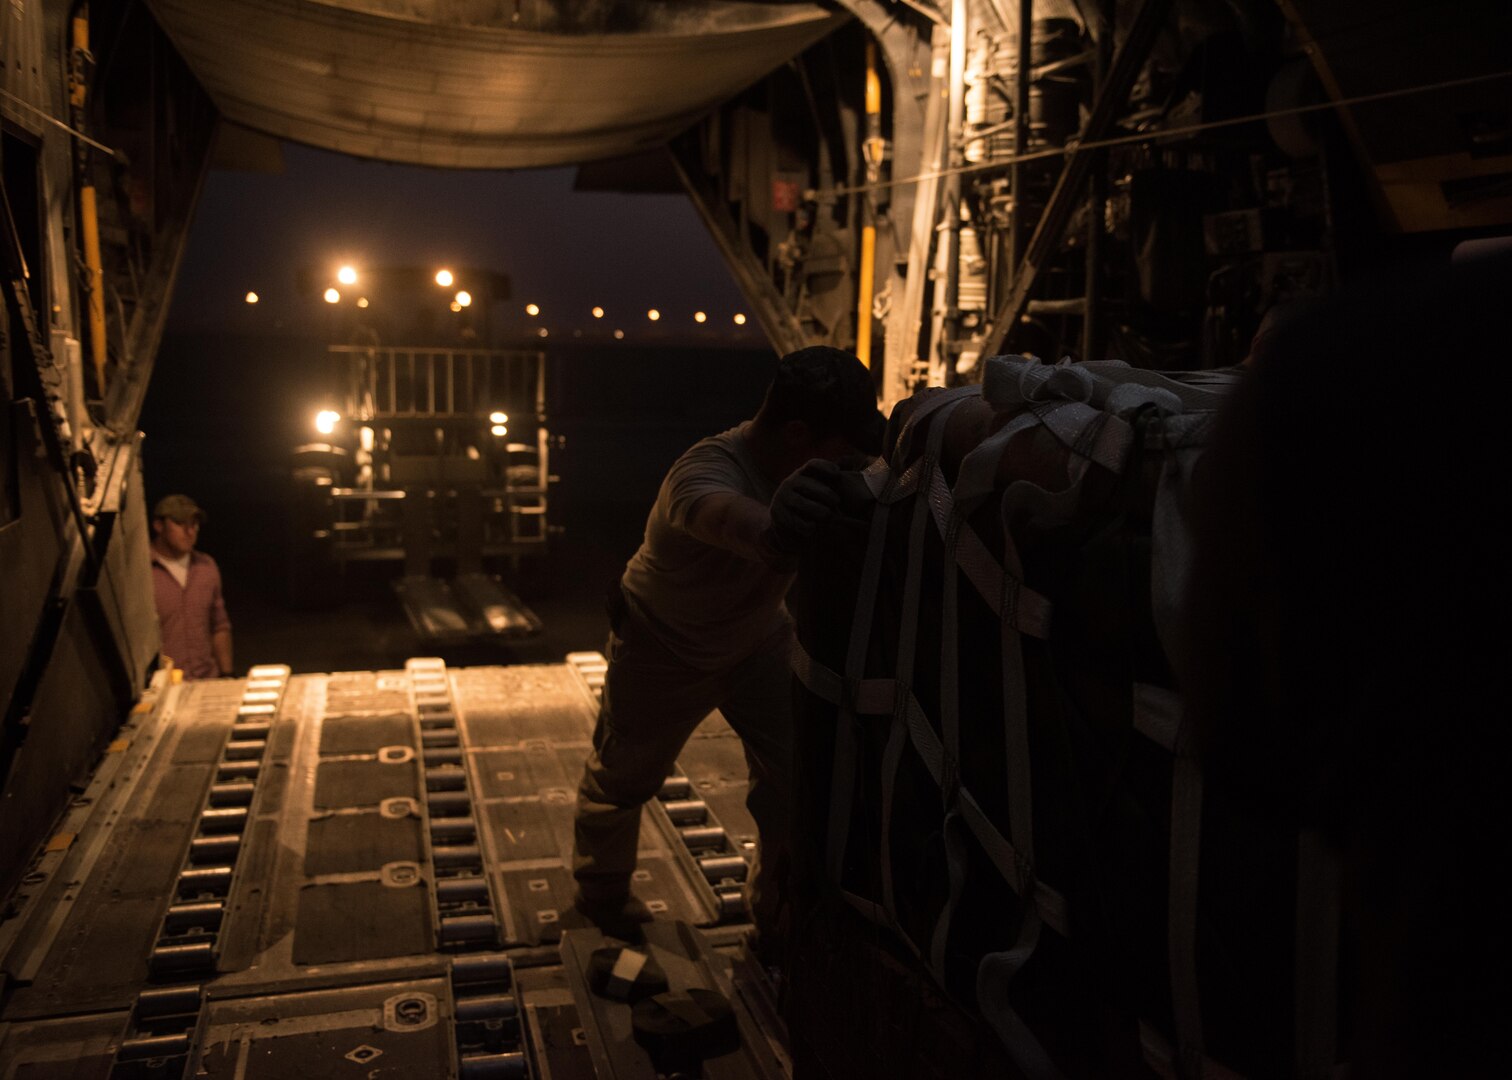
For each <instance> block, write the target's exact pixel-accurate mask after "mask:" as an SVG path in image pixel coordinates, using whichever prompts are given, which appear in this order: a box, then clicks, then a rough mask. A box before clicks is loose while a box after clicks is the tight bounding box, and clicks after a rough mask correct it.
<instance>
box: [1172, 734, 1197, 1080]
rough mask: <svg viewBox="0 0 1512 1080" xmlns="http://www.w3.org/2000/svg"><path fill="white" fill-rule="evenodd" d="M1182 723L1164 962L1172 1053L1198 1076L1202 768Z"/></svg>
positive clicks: (1175, 763)
mask: <svg viewBox="0 0 1512 1080" xmlns="http://www.w3.org/2000/svg"><path fill="white" fill-rule="evenodd" d="M1190 744H1191V737H1190V733H1189V730H1188V728H1187V726H1186V725H1185V724H1184V723H1183V725H1182V727H1181V728H1180V729H1179V730H1178V733H1177V736H1176V756H1175V759H1174V760H1173V762H1172V766H1171V850H1170V874H1169V888H1170V898H1169V901H1168V911H1167V924H1166V933H1167V962H1168V963H1169V965H1170V969H1171V1009H1172V1012H1173V1014H1174V1017H1175V1021H1176V1053H1177V1056H1178V1060H1179V1062H1180V1065H1181V1068H1182V1070H1183V1071H1184V1072H1185V1073H1187V1074H1189V1075H1194V1076H1195V1075H1201V1074H1200V1072H1198V1071H1197V1070H1198V1069H1199V1068H1200V1066H1201V1062H1202V1060H1203V1035H1202V1000H1201V996H1200V994H1199V991H1198V984H1197V877H1198V868H1199V866H1200V862H1201V853H1202V769H1201V766H1199V765H1198V763H1197V760H1196V758H1195V757H1194V756H1193V753H1192V747H1191V745H1190Z"/></svg>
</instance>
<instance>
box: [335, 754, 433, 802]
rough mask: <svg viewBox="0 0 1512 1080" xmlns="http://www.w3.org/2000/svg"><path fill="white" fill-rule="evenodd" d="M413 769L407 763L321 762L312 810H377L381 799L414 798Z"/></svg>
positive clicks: (417, 793) (415, 793) (415, 794)
mask: <svg viewBox="0 0 1512 1080" xmlns="http://www.w3.org/2000/svg"><path fill="white" fill-rule="evenodd" d="M419 794H420V792H419V785H417V784H416V783H415V769H414V766H413V765H411V764H409V763H408V762H387V761H377V760H373V761H322V762H321V763H320V765H319V766H318V767H317V768H316V770H315V809H316V810H335V809H337V808H339V807H343V806H377V805H378V804H379V803H381V802H383V800H384V799H398V798H410V799H413V798H417V797H419Z"/></svg>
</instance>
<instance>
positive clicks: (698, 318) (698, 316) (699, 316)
mask: <svg viewBox="0 0 1512 1080" xmlns="http://www.w3.org/2000/svg"><path fill="white" fill-rule="evenodd" d="M693 321H694V322H708V321H709V317H708V316H707V315H705V314H704V313H703V312H701V311H695V312H694V313H693Z"/></svg>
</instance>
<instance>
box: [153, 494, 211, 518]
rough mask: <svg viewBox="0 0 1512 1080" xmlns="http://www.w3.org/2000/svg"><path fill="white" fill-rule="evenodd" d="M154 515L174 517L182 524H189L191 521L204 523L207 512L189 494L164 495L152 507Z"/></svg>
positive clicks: (157, 516)
mask: <svg viewBox="0 0 1512 1080" xmlns="http://www.w3.org/2000/svg"><path fill="white" fill-rule="evenodd" d="M152 516H153V518H154V519H156V518H172V519H173V520H174V521H177V522H178V523H179V524H180V525H187V524H189V522H191V521H198V522H200V523H202V524H203V523H204V520H205V512H204V511H203V510H201V509H200V508H199V504H198V503H196V502H195V501H194V500H193V499H191V498H190V497H189V496H187V495H164V496H163V497H162V498H161V499H159V500H158V501H157V505H156V506H154V507H153V508H152Z"/></svg>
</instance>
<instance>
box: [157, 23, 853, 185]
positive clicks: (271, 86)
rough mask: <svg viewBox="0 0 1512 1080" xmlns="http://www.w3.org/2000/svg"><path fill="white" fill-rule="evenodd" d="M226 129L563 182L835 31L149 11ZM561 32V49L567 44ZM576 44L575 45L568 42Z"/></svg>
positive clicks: (681, 123) (668, 130)
mask: <svg viewBox="0 0 1512 1080" xmlns="http://www.w3.org/2000/svg"><path fill="white" fill-rule="evenodd" d="M149 6H150V7H151V8H152V11H153V12H154V14H155V15H156V16H157V18H158V21H159V22H160V23H161V24H162V26H163V29H164V30H165V31H166V32H167V33H168V35H169V37H170V38H172V40H173V42H174V44H175V45H176V46H177V47H178V49H179V51H180V52H182V53H183V55H184V58H185V60H186V61H187V62H188V63H189V66H190V67H191V68H192V69H193V70H194V74H195V76H196V77H197V78H198V79H199V80H200V82H201V83H202V84H203V85H204V87H205V90H206V91H207V92H208V93H209V94H210V96H211V97H212V98H213V99H214V101H215V104H216V106H217V107H218V108H219V109H220V111H221V113H222V115H224V116H225V117H226V119H228V120H232V121H235V122H236V123H239V124H243V125H245V126H247V127H250V128H254V129H256V130H259V131H263V132H266V133H267V134H269V135H274V136H278V137H281V138H286V139H293V140H295V141H296V142H302V143H307V144H309V145H311V146H317V147H321V148H323V149H326V150H335V151H339V152H341V153H346V154H353V155H355V156H358V157H367V158H377V159H380V160H384V161H395V162H408V163H412V164H418V165H433V166H452V167H459V168H522V167H530V166H544V165H565V164H572V163H576V162H582V161H590V160H594V159H597V158H605V157H613V156H617V155H621V154H628V153H633V152H635V151H638V150H643V149H646V148H648V147H652V146H657V145H659V144H661V143H663V142H665V141H666V140H667V139H668V138H669V137H670V136H671V135H673V134H675V133H676V132H677V131H679V130H681V129H683V128H685V127H687V125H688V124H690V123H691V122H692V121H693V120H695V119H696V118H697V117H698V116H700V115H702V114H703V113H704V112H706V111H708V109H709V108H711V107H712V106H714V105H715V104H717V103H718V102H720V101H723V100H725V99H727V98H729V97H730V96H731V95H733V94H735V93H736V92H738V91H740V90H742V89H744V88H745V87H747V86H749V85H750V84H752V83H754V82H755V81H756V80H758V79H760V78H761V77H762V76H763V75H765V74H766V73H767V72H769V71H771V70H772V69H774V68H776V67H778V66H779V65H781V64H782V63H784V62H785V61H787V60H788V59H790V58H791V57H793V56H795V55H797V54H798V53H799V52H801V51H802V50H803V49H805V48H807V47H808V46H809V45H811V44H812V43H813V42H815V41H817V40H819V39H820V38H822V37H824V36H825V35H826V34H828V33H829V32H830V31H832V30H834V29H835V28H836V27H837V26H839V25H840V23H841V22H843V21H844V20H845V19H846V18H848V16H846V15H844V14H835V13H833V12H828V11H825V10H823V9H821V8H819V7H817V6H815V5H811V4H801V3H800V4H777V5H767V4H755V3H732V2H713V0H705V2H701V3H700V2H693V0H689V2H687V3H683V4H678V5H665V4H655V3H644V4H640V3H637V4H629V3H626V4H612V5H597V7H600V8H604V9H607V10H608V12H609V14H607V15H605V16H603V17H601V18H600V19H597V20H595V19H587V18H578V19H572V18H569V17H568V16H567V15H566V14H564V13H562V12H558V11H557V10H556V7H555V6H554V5H550V4H544V3H533V4H526V5H523V10H524V11H525V14H524V16H523V17H522V18H521V19H520V21H519V22H517V23H516V22H514V21H512V20H511V19H510V13H512V12H513V11H514V10H515V8H516V5H511V4H493V3H470V4H469V3H461V4H457V3H442V2H440V0H407V2H400V0H344V2H334V0H325V2H311V0H303V2H296V0H217V2H216V3H214V4H206V3H203V2H202V0H150V2H149ZM567 31H578V32H567ZM585 31H586V32H585Z"/></svg>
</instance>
